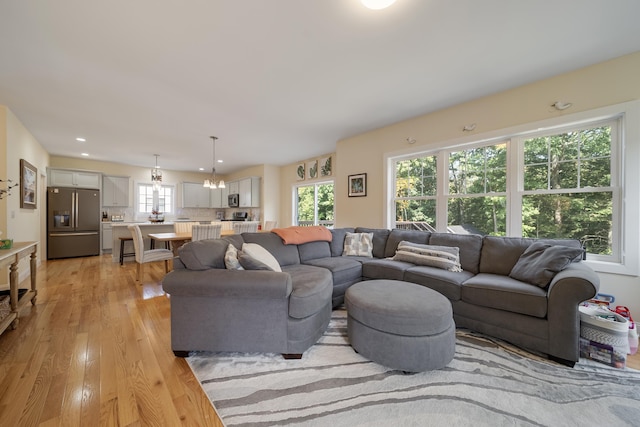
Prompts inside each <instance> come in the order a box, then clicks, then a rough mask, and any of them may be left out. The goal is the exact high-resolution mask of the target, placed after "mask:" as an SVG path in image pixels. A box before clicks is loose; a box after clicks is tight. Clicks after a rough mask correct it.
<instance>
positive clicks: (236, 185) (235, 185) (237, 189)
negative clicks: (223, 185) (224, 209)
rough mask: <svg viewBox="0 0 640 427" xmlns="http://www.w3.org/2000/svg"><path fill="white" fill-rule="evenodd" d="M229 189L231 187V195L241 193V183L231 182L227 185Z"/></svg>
mask: <svg viewBox="0 0 640 427" xmlns="http://www.w3.org/2000/svg"><path fill="white" fill-rule="evenodd" d="M227 187H229V194H239V193H240V183H239V182H238V181H231V182H229V183H227Z"/></svg>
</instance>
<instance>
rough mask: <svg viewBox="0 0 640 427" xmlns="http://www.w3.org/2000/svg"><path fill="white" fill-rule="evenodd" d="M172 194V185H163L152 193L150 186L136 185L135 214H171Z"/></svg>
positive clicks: (172, 205)
mask: <svg viewBox="0 0 640 427" xmlns="http://www.w3.org/2000/svg"><path fill="white" fill-rule="evenodd" d="M174 194H175V193H174V188H173V186H172V185H163V186H161V187H160V189H159V190H158V191H153V186H152V185H151V184H138V193H137V196H138V200H137V213H140V214H151V213H152V212H153V211H157V212H162V213H164V214H168V213H172V212H173V210H174Z"/></svg>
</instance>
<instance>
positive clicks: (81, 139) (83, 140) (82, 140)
mask: <svg viewBox="0 0 640 427" xmlns="http://www.w3.org/2000/svg"><path fill="white" fill-rule="evenodd" d="M76 141H78V142H86V139H85V138H82V137H77V138H76Z"/></svg>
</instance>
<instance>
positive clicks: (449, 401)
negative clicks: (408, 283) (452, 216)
mask: <svg viewBox="0 0 640 427" xmlns="http://www.w3.org/2000/svg"><path fill="white" fill-rule="evenodd" d="M346 333H347V321H346V312H345V311H344V310H336V311H334V312H333V317H332V319H331V323H330V324H329V328H328V330H327V332H326V333H325V335H324V336H323V337H322V338H321V339H320V341H319V342H318V343H317V344H316V345H314V346H313V347H312V348H311V349H309V350H307V352H306V353H305V354H304V356H303V358H302V359H301V360H284V359H283V358H282V357H281V356H280V355H277V354H246V353H205V352H196V353H191V355H190V357H189V358H187V360H188V362H189V365H190V366H191V369H192V370H193V372H194V373H195V375H196V377H197V378H198V380H199V381H200V384H202V387H203V389H204V390H205V392H206V393H207V395H208V396H209V398H210V400H211V402H212V403H213V405H214V407H215V408H216V410H217V411H218V414H220V416H221V418H222V420H223V422H224V423H225V425H226V426H229V427H230V426H256V427H258V426H277V425H286V426H305V427H306V426H331V427H340V426H349V427H351V426H385V427H389V426H403V427H404V426H445V425H446V426H468V425H473V426H492V427H493V426H501V425H509V426H511V425H517V426H521V425H522V426H571V425H575V426H602V425H611V426H624V425H635V426H637V425H640V371H636V370H631V369H626V370H621V369H614V368H609V367H607V366H606V365H602V364H598V363H595V362H591V361H584V360H581V361H580V363H578V364H576V367H575V368H573V369H571V368H567V367H564V366H561V365H558V364H555V363H553V362H549V361H547V360H546V359H544V358H542V357H538V356H536V355H533V354H531V353H528V352H525V351H523V350H520V349H518V348H516V347H513V346H511V345H509V344H506V343H504V342H502V341H499V340H495V339H491V338H487V337H485V336H482V335H479V334H474V333H471V332H469V331H464V330H458V331H457V342H456V354H455V358H454V359H453V361H451V363H450V364H449V365H448V366H447V367H446V368H444V369H441V370H437V371H430V372H422V373H417V374H404V373H402V372H399V371H394V370H390V369H387V368H385V367H383V366H380V365H378V364H376V363H373V362H370V361H368V360H366V359H364V358H363V357H361V356H360V355H358V354H357V353H355V352H354V351H353V350H352V349H351V347H350V346H349V344H348V342H347V338H346Z"/></svg>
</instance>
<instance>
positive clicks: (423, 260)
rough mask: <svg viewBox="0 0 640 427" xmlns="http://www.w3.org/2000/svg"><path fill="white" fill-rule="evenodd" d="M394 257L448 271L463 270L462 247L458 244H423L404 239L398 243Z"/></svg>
mask: <svg viewBox="0 0 640 427" xmlns="http://www.w3.org/2000/svg"><path fill="white" fill-rule="evenodd" d="M393 259H394V260H396V261H405V262H410V263H411V264H416V265H426V266H429V267H436V268H442V269H443V270H448V271H455V272H460V271H462V267H461V266H460V248H458V247H457V246H434V245H421V244H419V243H411V242H407V241H405V240H403V241H401V242H400V243H398V249H397V250H396V254H395V255H394V256H393Z"/></svg>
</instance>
